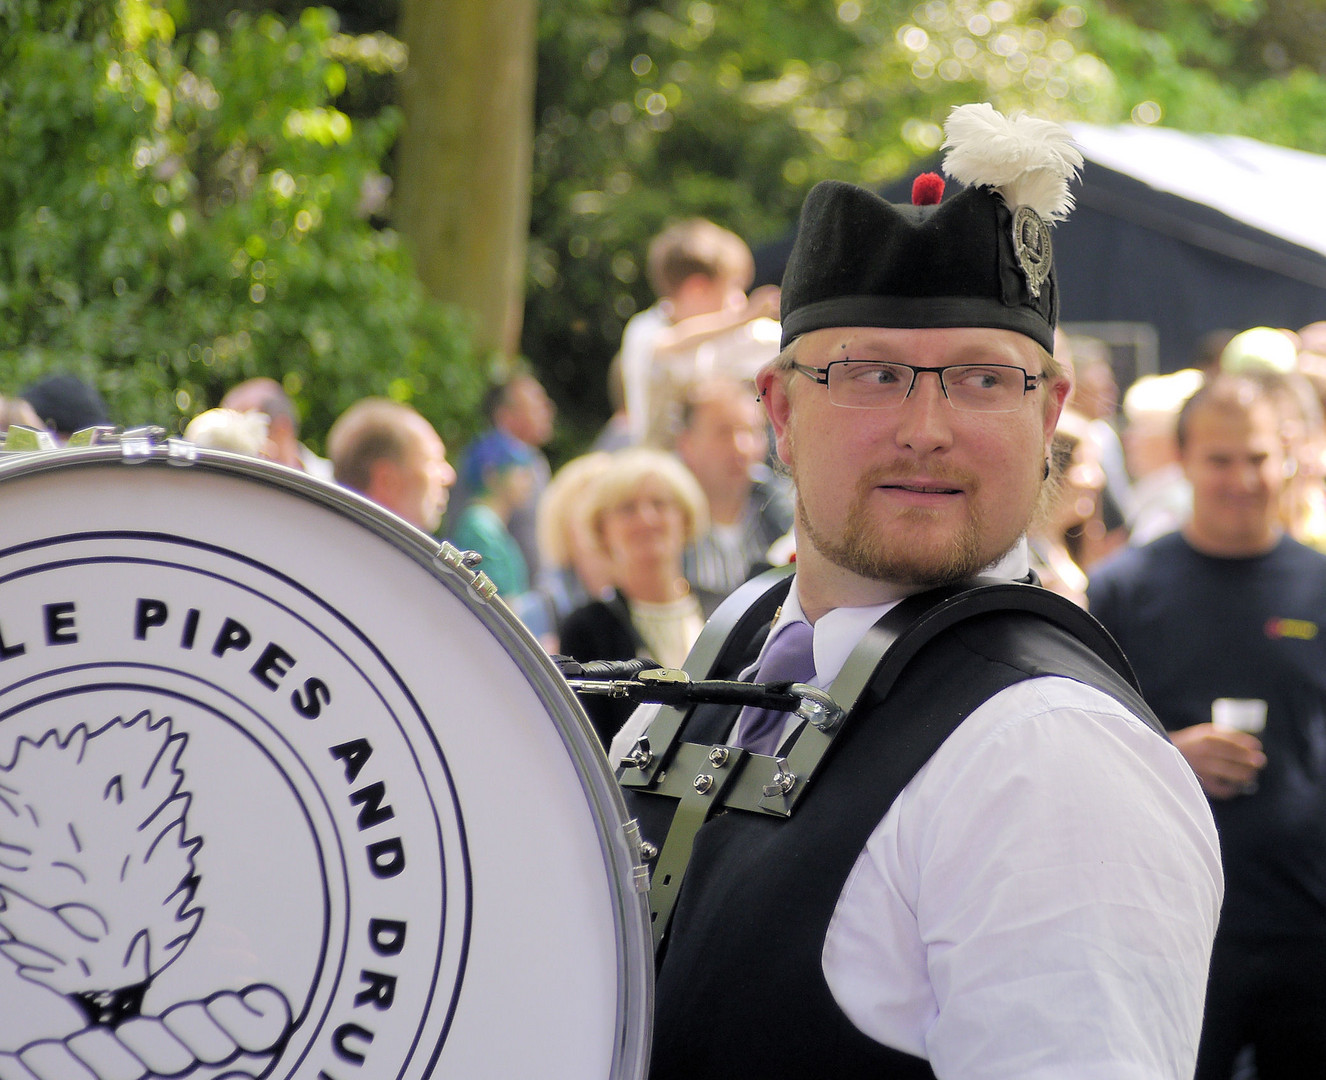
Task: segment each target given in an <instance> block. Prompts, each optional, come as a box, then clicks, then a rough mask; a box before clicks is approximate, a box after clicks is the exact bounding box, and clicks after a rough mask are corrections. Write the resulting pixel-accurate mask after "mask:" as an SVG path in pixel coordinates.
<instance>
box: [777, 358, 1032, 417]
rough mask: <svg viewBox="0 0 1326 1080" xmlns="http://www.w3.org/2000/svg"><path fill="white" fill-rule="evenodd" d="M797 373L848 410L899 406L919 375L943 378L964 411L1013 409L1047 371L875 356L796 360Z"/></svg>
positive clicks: (949, 394)
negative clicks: (813, 362)
mask: <svg viewBox="0 0 1326 1080" xmlns="http://www.w3.org/2000/svg"><path fill="white" fill-rule="evenodd" d="M792 366H793V367H794V368H795V369H796V370H797V371H799V372H801V374H802V375H805V376H806V377H807V378H809V379H813V380H814V381H815V382H817V383H819V384H820V385H821V386H827V387H828V388H829V400H830V401H831V402H833V403H834V404H835V405H841V406H843V407H844V408H847V409H896V408H897V407H898V406H899V405H901V404H902V403H903V402H904V401H906V400H907V398H908V397H910V396H911V393H912V390H913V388H914V387H915V386H916V377H917V376H918V375H921V374H923V373H925V372H933V373H934V374H935V375H938V376H939V385H940V386H941V387H942V388H943V390H944V397H946V398H947V399H948V403H949V404H950V405H952V406H953V408H955V409H959V410H961V411H962V412H1013V411H1014V410H1015V409H1018V408H1019V407H1021V405H1022V399H1023V397H1024V395H1026V394H1027V393H1029V392H1030V391H1032V390H1034V389H1035V388H1036V387H1037V386H1039V385H1040V383H1041V381H1042V380H1043V379H1044V378H1045V376H1044V375H1029V374H1028V373H1027V371H1026V369H1025V368H1020V367H1014V366H1013V365H1011V364H950V365H948V366H946V367H915V366H913V365H912V364H884V363H876V362H873V361H869V360H834V361H833V362H831V363H829V364H827V365H826V366H825V367H822V368H817V367H807V366H806V365H805V364H797V363H793V365H792Z"/></svg>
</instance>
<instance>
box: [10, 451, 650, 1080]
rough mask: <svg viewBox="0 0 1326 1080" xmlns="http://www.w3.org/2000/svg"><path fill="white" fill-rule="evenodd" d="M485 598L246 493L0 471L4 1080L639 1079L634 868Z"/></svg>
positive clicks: (561, 712)
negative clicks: (153, 1079)
mask: <svg viewBox="0 0 1326 1080" xmlns="http://www.w3.org/2000/svg"><path fill="white" fill-rule="evenodd" d="M487 585H488V582H487V579H486V578H483V577H482V576H476V574H475V572H474V571H473V570H471V569H469V568H468V567H467V566H466V565H465V564H464V563H463V561H462V560H461V558H460V556H459V553H458V552H456V551H455V549H454V548H451V547H450V546H449V545H439V544H437V543H436V542H435V541H433V540H432V539H430V538H429V537H426V536H424V535H423V534H422V533H419V532H417V531H415V530H413V529H411V528H409V527H408V526H406V525H404V524H402V523H401V522H400V521H398V520H397V519H396V518H394V517H392V516H390V515H388V514H386V513H384V512H383V511H381V510H379V509H378V508H377V507H376V506H373V505H372V504H370V503H368V502H367V501H365V500H362V499H360V498H358V497H357V496H354V495H352V494H349V493H347V492H345V491H342V490H341V489H339V488H336V487H333V486H331V485H327V484H323V483H320V482H318V481H315V480H311V479H309V478H307V477H305V476H303V475H302V474H298V473H295V472H292V471H290V470H287V469H284V468H281V467H279V466H274V465H269V464H267V463H265V462H261V461H256V460H251V459H247V458H240V457H236V456H233V455H230V454H225V453H220V452H215V451H202V450H196V449H194V448H193V447H191V446H188V445H187V444H183V443H180V442H175V441H171V442H168V443H165V444H159V443H157V442H153V441H147V440H143V439H138V438H136V437H133V433H129V434H128V435H126V436H124V437H123V439H122V440H121V441H120V442H118V443H116V444H114V445H108V446H93V447H88V448H82V449H71V450H62V451H52V452H40V453H33V454H23V455H12V454H11V455H0V1076H3V1077H6V1078H8V1077H10V1076H11V1075H12V1076H22V1077H24V1078H25V1080H27V1078H29V1077H31V1076H36V1077H39V1078H41V1080H75V1078H77V1080H88V1077H89V1076H95V1077H99V1078H103V1080H138V1078H141V1077H149V1076H170V1077H190V1078H192V1077H198V1078H204V1077H207V1078H210V1077H233V1078H238V1077H255V1078H256V1077H272V1078H300V1080H353V1078H363V1080H424V1078H427V1077H433V1078H438V1080H440V1078H443V1077H447V1078H453V1077H454V1078H461V1080H474V1078H485V1077H492V1078H494V1080H498V1078H500V1080H510V1078H512V1077H530V1076H538V1077H540V1078H543V1080H549V1078H554V1077H565V1078H566V1080H585V1078H595V1077H611V1078H619V1077H621V1078H635V1077H640V1076H643V1074H644V1071H645V1068H646V1063H647V1060H648V1042H649V1017H650V1015H651V1004H652V996H651V995H652V982H653V970H652V957H651V952H650V946H649V933H648V915H647V910H646V905H645V899H644V894H643V888H642V885H643V871H642V870H641V869H640V867H639V866H638V844H637V842H636V841H635V839H634V836H633V830H632V828H631V826H630V825H629V824H627V822H626V814H625V810H624V807H623V804H622V802H621V799H620V796H619V794H618V791H617V788H616V785H615V783H614V782H613V779H612V776H611V773H610V772H609V769H608V766H607V763H606V761H605V760H604V759H603V756H602V754H601V752H600V750H599V747H598V744H597V742H596V741H595V739H594V736H593V734H592V731H591V729H590V727H589V725H588V722H587V721H586V719H585V717H584V714H583V713H582V711H581V710H580V708H579V706H578V704H577V702H576V700H575V697H574V695H573V693H572V692H571V690H570V688H569V687H568V686H567V684H566V682H565V681H564V680H563V679H562V678H561V676H560V675H559V674H558V672H557V671H556V669H555V668H554V667H553V665H552V664H551V662H550V661H549V659H548V658H547V656H546V655H545V654H544V653H543V651H542V650H541V649H540V648H539V646H538V644H537V643H536V642H535V640H534V639H533V638H532V637H531V636H530V635H529V633H528V632H527V631H526V630H525V629H524V627H523V626H522V625H521V624H520V623H519V622H518V621H517V620H516V619H515V618H514V617H513V616H512V615H511V613H510V612H509V610H508V609H507V608H506V607H505V606H504V605H503V604H502V603H501V602H500V601H497V600H490V599H485V596H486V595H487V593H488V590H487V588H486V586H487Z"/></svg>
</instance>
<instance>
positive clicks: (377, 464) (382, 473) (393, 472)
mask: <svg viewBox="0 0 1326 1080" xmlns="http://www.w3.org/2000/svg"><path fill="white" fill-rule="evenodd" d="M400 490H401V467H400V466H399V465H398V464H397V463H396V462H394V461H392V460H391V458H378V459H377V460H376V461H374V462H373V463H372V464H371V465H370V466H369V467H368V490H367V491H365V492H364V494H365V495H367V496H368V497H369V498H370V499H372V500H373V501H374V502H375V503H377V504H378V505H379V506H385V507H386V508H387V509H388V510H390V511H392V512H393V513H395V512H396V504H397V502H398V498H397V497H398V496H399V494H400Z"/></svg>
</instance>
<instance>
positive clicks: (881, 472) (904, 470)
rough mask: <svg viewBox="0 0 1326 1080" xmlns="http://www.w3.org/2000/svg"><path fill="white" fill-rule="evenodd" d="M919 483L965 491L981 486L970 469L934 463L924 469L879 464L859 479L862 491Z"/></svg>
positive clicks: (926, 485)
mask: <svg viewBox="0 0 1326 1080" xmlns="http://www.w3.org/2000/svg"><path fill="white" fill-rule="evenodd" d="M921 484H923V485H924V486H925V487H948V488H956V489H959V490H962V491H966V492H974V491H976V490H977V489H978V488H979V487H980V486H981V485H980V479H979V477H977V476H976V475H975V474H974V473H972V472H971V471H969V470H967V469H955V468H951V467H949V466H947V465H934V466H931V467H928V468H925V469H918V468H916V467H915V466H906V465H881V466H879V467H878V468H874V469H871V470H869V471H868V472H866V473H864V474H863V475H862V477H861V479H860V481H859V486H860V490H861V491H862V492H863V493H865V492H868V491H870V490H872V489H874V488H877V487H901V486H907V485H921Z"/></svg>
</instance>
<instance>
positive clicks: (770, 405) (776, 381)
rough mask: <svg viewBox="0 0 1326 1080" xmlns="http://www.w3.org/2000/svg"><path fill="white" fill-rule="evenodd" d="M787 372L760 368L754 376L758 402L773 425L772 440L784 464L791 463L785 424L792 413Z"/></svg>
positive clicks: (771, 368)
mask: <svg viewBox="0 0 1326 1080" xmlns="http://www.w3.org/2000/svg"><path fill="white" fill-rule="evenodd" d="M787 383H788V376H787V372H785V371H781V370H778V369H776V368H773V367H771V366H770V367H764V368H761V369H760V371H759V373H758V374H757V375H756V376H755V389H756V391H757V392H758V393H759V395H760V404H762V405H763V406H764V412H765V414H766V415H767V416H768V417H769V423H771V424H772V425H773V430H774V441H775V444H776V445H777V447H778V457H779V459H780V460H781V461H782V462H783V464H784V465H791V464H792V461H791V459H790V458H789V457H788V453H787V447H788V437H787V424H788V420H789V418H790V417H791V415H792V403H791V401H790V400H789V398H788V394H787Z"/></svg>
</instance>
